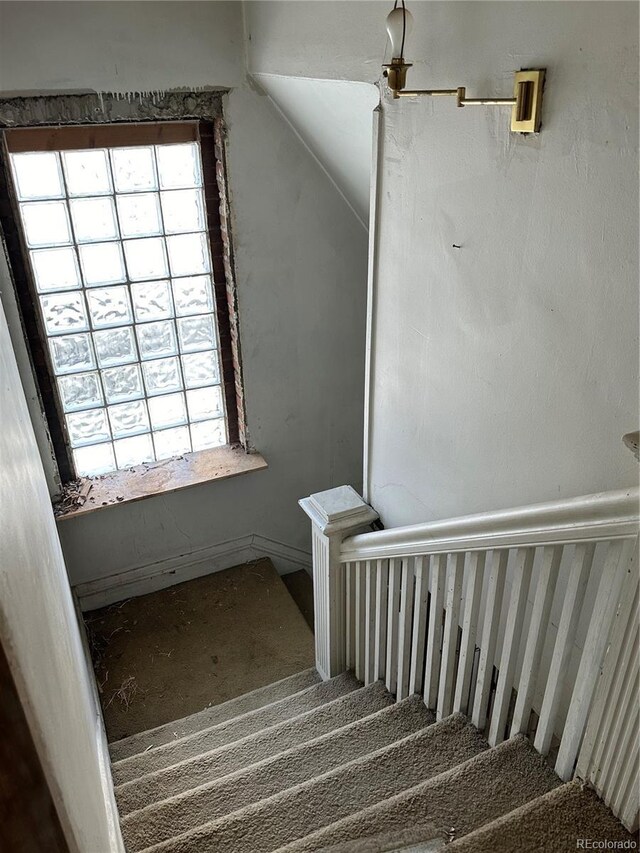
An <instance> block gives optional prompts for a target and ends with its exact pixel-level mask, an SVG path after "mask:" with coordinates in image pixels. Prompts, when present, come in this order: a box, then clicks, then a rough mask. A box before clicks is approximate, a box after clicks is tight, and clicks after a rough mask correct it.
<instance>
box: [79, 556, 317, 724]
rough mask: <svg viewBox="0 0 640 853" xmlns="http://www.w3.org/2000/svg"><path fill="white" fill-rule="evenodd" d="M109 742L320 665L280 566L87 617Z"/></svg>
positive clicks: (255, 568) (265, 564)
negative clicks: (316, 663) (285, 583)
mask: <svg viewBox="0 0 640 853" xmlns="http://www.w3.org/2000/svg"><path fill="white" fill-rule="evenodd" d="M85 622H86V624H87V627H88V630H89V638H90V646H91V649H92V654H93V658H94V666H95V669H96V675H97V679H98V683H99V685H100V688H101V701H102V707H103V711H104V718H105V725H106V729H107V734H108V737H109V740H118V739H120V738H124V737H126V736H127V735H132V734H134V733H136V732H142V731H144V730H145V729H151V728H154V727H156V726H159V725H161V724H163V723H168V722H170V721H172V720H177V719H179V718H181V717H186V716H187V715H189V714H193V713H195V712H197V711H201V710H202V709H204V708H206V707H208V706H209V705H217V704H219V703H221V702H225V701H226V700H228V699H231V698H233V697H235V696H240V695H241V694H243V693H247V692H249V691H251V690H254V689H255V688H258V687H262V686H263V685H267V684H270V683H271V682H274V681H278V680H280V679H282V678H285V677H287V676H289V675H293V674H294V673H297V672H300V671H301V670H304V669H307V668H308V667H312V666H313V665H314V663H315V657H314V647H313V634H312V633H311V631H310V629H309V627H308V625H307V623H306V621H305V619H304V617H303V616H302V614H301V612H300V610H299V609H298V607H297V606H296V604H295V602H294V601H293V599H292V598H291V596H290V595H289V593H288V592H287V589H286V587H285V585H284V584H283V582H282V580H281V579H280V577H279V576H278V574H277V572H276V570H275V569H274V567H273V565H272V564H271V561H270V560H259V561H256V562H254V563H250V564H247V565H245V566H238V567H236V568H233V569H229V570H227V571H224V572H218V573H216V574H211V575H207V576H205V577H202V578H198V579H196V580H192V581H188V582H186V583H183V584H179V585H177V586H173V587H169V588H168V589H164V590H161V591H159V592H154V593H151V594H149V595H144V596H140V597H138V598H133V599H130V600H129V601H125V602H124V603H121V604H115V605H112V606H111V607H108V608H104V609H102V610H96V611H93V612H91V613H87V614H86V615H85Z"/></svg>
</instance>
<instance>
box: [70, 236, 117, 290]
mask: <svg viewBox="0 0 640 853" xmlns="http://www.w3.org/2000/svg"><path fill="white" fill-rule="evenodd" d="M78 252H79V253H80V264H81V266H82V275H83V277H84V283H85V285H86V286H87V287H96V285H100V284H115V283H116V282H117V281H125V280H126V275H125V271H124V262H123V260H122V249H121V248H120V243H85V244H84V245H83V246H78Z"/></svg>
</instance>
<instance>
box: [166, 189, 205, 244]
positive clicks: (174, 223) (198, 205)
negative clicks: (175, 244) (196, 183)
mask: <svg viewBox="0 0 640 853" xmlns="http://www.w3.org/2000/svg"><path fill="white" fill-rule="evenodd" d="M161 196H162V218H163V220H164V230H165V232H166V233H167V234H181V233H183V232H185V231H202V230H204V227H205V219H204V207H203V204H202V190H173V191H171V192H163V193H161Z"/></svg>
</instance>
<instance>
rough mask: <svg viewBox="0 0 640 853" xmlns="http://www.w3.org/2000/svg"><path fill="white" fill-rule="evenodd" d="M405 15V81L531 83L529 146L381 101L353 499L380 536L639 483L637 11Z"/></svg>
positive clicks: (496, 90)
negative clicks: (369, 354)
mask: <svg viewBox="0 0 640 853" xmlns="http://www.w3.org/2000/svg"><path fill="white" fill-rule="evenodd" d="M432 7H434V8H433V14H431V10H432ZM412 9H413V14H414V17H415V18H416V20H417V25H416V37H415V38H414V39H413V40H412V47H411V52H410V54H408V56H410V58H411V59H414V57H415V58H417V59H421V58H422V57H424V58H425V61H424V62H422V61H419V62H418V64H417V67H415V68H414V69H412V70H411V74H412V79H411V85H412V86H415V87H417V88H419V87H421V86H427V85H428V86H433V87H444V86H448V85H458V84H461V83H464V84H466V85H467V86H468V92H469V94H470V95H495V96H499V95H505V94H506V95H508V94H509V93H510V91H511V87H512V86H513V71H514V70H515V69H518V68H520V67H543V68H546V69H547V81H546V89H545V96H544V104H543V116H542V130H541V133H540V134H539V135H536V136H528V137H522V136H516V135H513V134H510V133H509V129H508V122H509V115H508V111H507V113H506V114H505V111H504V110H502V109H498V108H493V109H488V108H475V109H456V108H455V106H454V105H453V104H452V103H451V102H450V100H449V99H437V100H432V99H423V100H403V101H400V102H395V103H394V102H391V101H390V100H387V101H386V102H385V103H384V106H383V116H382V123H383V131H382V134H381V136H382V146H383V149H382V157H381V160H382V165H381V168H380V173H379V175H378V183H379V201H378V222H377V227H378V229H379V235H380V239H379V245H378V256H377V262H376V266H375V269H374V276H375V316H374V318H373V323H372V325H373V331H372V336H373V345H372V351H373V365H372V383H371V400H370V436H369V447H370V454H369V458H368V469H369V483H368V497H369V500H370V502H371V503H372V504H373V506H375V508H376V509H377V510H378V511H379V512H380V514H381V517H382V519H383V521H384V522H385V524H386V525H387V526H388V527H394V526H397V525H402V524H413V523H418V522H422V521H427V520H432V519H438V518H447V517H453V516H459V515H464V514H468V513H472V512H482V511H488V510H491V509H497V508H508V507H513V506H521V505H524V504H529V503H535V502H538V501H544V500H552V499H558V498H566V497H572V496H574V495H582V494H590V493H595V492H600V491H606V490H609V489H616V488H622V487H625V486H627V485H634V484H636V483H637V481H638V468H637V463H636V462H635V460H634V458H633V456H632V454H631V453H630V452H629V451H628V450H627V449H626V448H625V447H624V446H623V444H622V436H623V434H624V433H626V432H629V431H630V430H633V429H637V426H638V387H639V386H638V148H637V143H638V101H637V92H638V6H637V5H636V4H632V3H617V2H612V3H608V2H604V3H601V2H593V3H537V2H533V3H529V2H524V3H520V2H518V3H513V2H506V3H503V2H498V3H491V2H486V3H485V2H483V3H473V2H471V3H466V2H459V3H447V4H445V6H444V8H443V6H442V4H430V3H424V4H422V3H415V4H412ZM442 45H447V48H446V50H443V49H439V47H438V46H442ZM458 247H459V248H458Z"/></svg>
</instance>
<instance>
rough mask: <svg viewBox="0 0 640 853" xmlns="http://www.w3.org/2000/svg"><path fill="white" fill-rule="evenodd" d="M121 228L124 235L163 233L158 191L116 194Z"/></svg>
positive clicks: (145, 235)
mask: <svg viewBox="0 0 640 853" xmlns="http://www.w3.org/2000/svg"><path fill="white" fill-rule="evenodd" d="M116 204H117V205H118V217H119V219H120V230H121V232H122V236H123V237H147V236H150V235H152V234H162V219H161V218H160V201H159V198H158V194H157V193H140V194H139V195H119V196H116Z"/></svg>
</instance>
